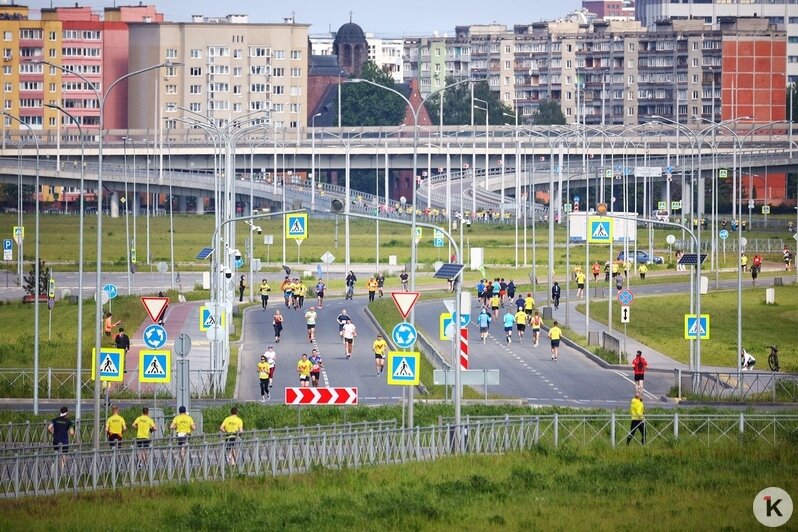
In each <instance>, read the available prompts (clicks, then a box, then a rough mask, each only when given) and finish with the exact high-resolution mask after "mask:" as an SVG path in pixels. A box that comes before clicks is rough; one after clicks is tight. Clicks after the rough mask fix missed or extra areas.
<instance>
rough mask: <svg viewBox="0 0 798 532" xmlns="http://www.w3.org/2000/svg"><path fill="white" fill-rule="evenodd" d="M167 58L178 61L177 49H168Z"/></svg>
mask: <svg viewBox="0 0 798 532" xmlns="http://www.w3.org/2000/svg"><path fill="white" fill-rule="evenodd" d="M166 58H167V59H177V49H175V48H167V49H166Z"/></svg>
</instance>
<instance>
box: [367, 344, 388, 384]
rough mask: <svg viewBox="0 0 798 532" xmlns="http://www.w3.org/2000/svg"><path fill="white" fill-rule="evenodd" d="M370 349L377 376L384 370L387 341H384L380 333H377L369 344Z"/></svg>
mask: <svg viewBox="0 0 798 532" xmlns="http://www.w3.org/2000/svg"><path fill="white" fill-rule="evenodd" d="M371 350H372V351H374V365H375V367H376V369H377V376H378V377H379V376H380V375H382V372H383V370H385V355H387V354H388V342H386V341H385V339H384V338H383V337H382V335H381V334H378V335H377V339H376V340H374V343H373V344H371Z"/></svg>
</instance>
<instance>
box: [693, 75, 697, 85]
mask: <svg viewBox="0 0 798 532" xmlns="http://www.w3.org/2000/svg"><path fill="white" fill-rule="evenodd" d="M692 79H693V83H698V74H693V76H692Z"/></svg>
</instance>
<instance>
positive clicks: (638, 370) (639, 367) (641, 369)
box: [632, 350, 648, 394]
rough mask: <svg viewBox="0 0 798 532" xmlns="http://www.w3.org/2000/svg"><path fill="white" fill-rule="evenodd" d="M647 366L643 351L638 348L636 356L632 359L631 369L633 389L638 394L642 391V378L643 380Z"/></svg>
mask: <svg viewBox="0 0 798 532" xmlns="http://www.w3.org/2000/svg"><path fill="white" fill-rule="evenodd" d="M647 367H648V362H647V361H646V359H645V358H643V352H642V351H640V350H638V351H637V356H635V358H634V360H632V369H633V370H634V373H635V390H636V391H637V393H639V394H642V393H643V380H645V376H646V368H647Z"/></svg>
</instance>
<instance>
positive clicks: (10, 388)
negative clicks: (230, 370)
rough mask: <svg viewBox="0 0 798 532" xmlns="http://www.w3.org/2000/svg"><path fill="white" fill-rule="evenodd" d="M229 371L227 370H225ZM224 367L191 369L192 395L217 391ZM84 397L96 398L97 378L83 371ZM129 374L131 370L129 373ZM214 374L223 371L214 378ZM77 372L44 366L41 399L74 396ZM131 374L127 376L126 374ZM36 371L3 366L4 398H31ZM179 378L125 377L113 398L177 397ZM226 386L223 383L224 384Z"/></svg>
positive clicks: (0, 379) (1, 387) (116, 385)
mask: <svg viewBox="0 0 798 532" xmlns="http://www.w3.org/2000/svg"><path fill="white" fill-rule="evenodd" d="M224 371H225V372H226V370H224ZM221 372H222V370H216V371H214V370H206V369H198V370H191V372H190V380H191V396H192V397H208V396H210V395H213V394H214V392H215V391H216V392H217V393H219V392H218V390H216V388H215V386H214V384H215V383H219V382H221V383H224V382H225V374H224V373H221ZM81 373H82V374H81V377H82V378H81V384H82V386H83V387H82V396H83V397H93V395H94V381H93V380H92V379H91V372H90V371H88V370H86V371H83V372H81ZM125 373H126V374H128V372H125ZM214 374H221V377H219V376H217V377H216V379H214V378H213V377H214ZM76 375H77V374H76V371H75V370H74V369H57V368H42V369H41V370H40V371H39V378H38V382H39V396H40V397H41V398H46V399H53V398H56V399H57V398H64V399H71V398H74V397H75V389H76ZM126 376H127V375H126ZM33 380H34V379H33V370H32V369H31V368H2V369H0V394H1V395H2V396H4V397H29V396H31V395H33ZM175 386H176V381H175V380H173V381H172V382H171V383H169V384H149V383H148V384H144V385H141V384H140V383H139V382H138V379H127V378H126V379H125V382H118V383H113V384H112V386H111V397H131V396H133V397H141V396H142V394H143V395H146V396H148V397H149V396H153V395H154V394H156V393H157V395H158V396H160V397H173V396H174V395H175ZM222 386H223V384H222Z"/></svg>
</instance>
